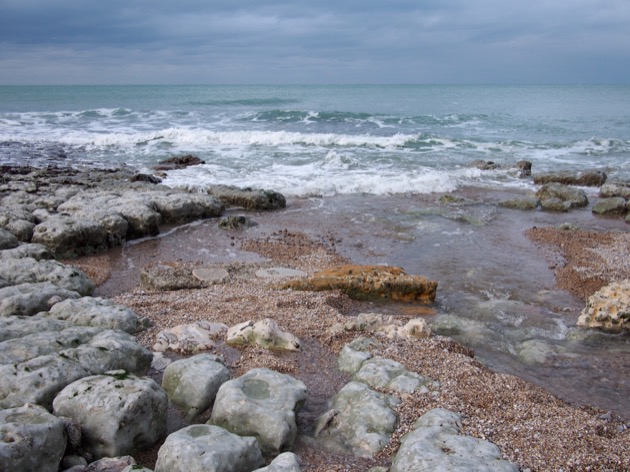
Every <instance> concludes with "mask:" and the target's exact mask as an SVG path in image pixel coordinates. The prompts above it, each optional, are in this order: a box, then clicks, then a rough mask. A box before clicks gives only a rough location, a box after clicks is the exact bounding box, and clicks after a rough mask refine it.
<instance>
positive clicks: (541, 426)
mask: <svg viewBox="0 0 630 472" xmlns="http://www.w3.org/2000/svg"><path fill="white" fill-rule="evenodd" d="M433 198H434V197H433ZM354 203H355V204H356V202H354ZM337 204H338V203H335V202H332V203H331V202H327V203H326V205H324V204H323V203H322V207H321V208H320V213H319V214H318V215H317V217H315V216H313V213H312V212H313V211H317V206H318V205H319V203H318V202H317V201H315V200H312V201H292V202H290V205H289V206H288V208H287V210H285V211H282V212H277V213H270V214H254V215H252V217H253V218H254V219H255V220H257V221H259V222H260V225H259V226H257V227H255V228H252V229H251V230H247V231H242V232H236V231H233V232H225V231H223V230H219V229H218V228H217V227H216V222H205V223H201V224H199V225H190V226H187V227H184V228H179V229H177V230H175V231H174V232H173V233H171V234H170V235H167V236H164V237H161V238H157V239H152V240H147V241H145V242H140V243H135V244H133V245H130V246H127V247H125V248H122V249H120V250H117V251H113V252H112V253H110V254H108V255H106V256H105V257H103V256H100V257H98V258H86V259H82V260H79V261H76V263H77V265H79V266H81V267H83V268H86V269H88V272H90V273H91V274H93V275H94V276H95V277H100V279H101V280H105V279H106V280H105V281H104V282H103V283H102V285H101V286H100V287H99V288H98V290H97V294H99V295H105V296H112V297H114V299H115V300H116V301H117V302H118V303H121V304H124V305H127V306H130V307H131V308H133V309H134V310H135V311H136V313H138V315H140V316H146V317H148V318H149V319H151V320H152V321H153V323H154V326H153V327H152V328H151V329H149V330H147V331H145V332H143V333H141V334H140V335H139V339H140V341H141V342H142V343H143V344H144V345H145V346H147V347H151V345H152V344H153V343H154V342H155V336H156V334H157V333H158V332H159V331H160V330H162V329H164V328H168V327H172V326H175V325H177V324H181V323H189V322H192V321H195V320H201V319H203V320H209V321H217V322H223V323H226V324H228V325H233V324H236V323H238V322H241V321H245V320H248V319H253V320H258V319H262V318H265V317H271V318H274V319H275V320H276V321H277V322H278V323H279V325H280V326H281V327H282V328H284V329H286V330H288V331H290V332H292V333H293V334H295V335H297V336H298V337H300V339H301V340H302V342H303V350H302V352H300V353H294V354H291V353H289V354H286V353H285V354H281V353H274V352H268V351H264V350H261V349H257V348H251V347H247V348H242V349H233V348H228V347H226V346H223V345H220V346H218V347H217V352H218V353H219V354H222V355H224V357H225V358H226V362H227V364H228V366H229V367H230V368H231V369H232V375H233V376H238V375H241V374H242V373H244V372H245V371H247V370H248V369H251V368H253V367H261V366H265V367H270V368H273V369H276V370H279V371H281V372H286V373H290V374H291V375H294V376H295V377H297V378H300V379H301V380H303V381H304V382H305V383H306V385H307V387H308V388H309V399H308V401H307V402H306V404H305V406H304V409H303V410H302V411H301V413H300V414H299V415H298V427H299V434H300V437H299V438H298V440H297V442H296V444H295V448H294V451H295V452H296V453H297V454H298V455H299V456H300V460H301V466H302V470H304V471H326V470H330V471H333V470H334V471H341V470H347V471H362V470H367V469H369V468H370V467H372V466H375V465H383V466H387V465H388V464H389V463H390V461H391V458H392V456H393V454H394V453H395V452H396V450H397V448H398V444H399V440H400V438H401V436H402V435H403V434H404V433H405V432H407V431H408V430H409V428H410V427H411V425H412V424H413V422H414V421H415V420H416V419H417V418H418V417H419V416H420V415H422V414H423V413H425V412H426V411H428V410H429V409H431V408H435V407H443V408H448V409H451V410H454V411H458V412H460V413H461V414H462V415H463V416H464V430H463V432H464V433H465V434H471V435H473V436H476V437H480V438H485V439H488V440H490V441H492V442H494V443H495V444H497V445H498V446H499V447H500V449H501V451H502V452H503V454H504V455H505V457H506V458H508V459H510V460H512V461H514V462H517V463H518V464H519V465H520V466H521V467H522V468H523V469H531V470H560V469H562V470H565V471H567V470H576V471H577V470H619V471H621V470H629V469H630V457H629V456H628V454H627V451H628V450H630V430H628V428H627V426H626V424H624V421H625V422H627V421H630V418H623V421H622V418H620V417H618V416H617V415H616V414H614V413H613V414H608V413H607V412H606V410H601V409H597V408H593V407H578V406H574V405H571V404H569V403H567V402H565V401H563V400H560V399H559V398H558V397H556V396H554V395H552V394H550V393H548V392H547V391H546V390H544V389H542V388H541V387H539V386H536V385H534V384H532V383H529V382H527V381H525V380H522V379H520V378H518V377H515V376H513V375H509V374H505V373H498V372H496V371H493V370H491V369H489V368H487V367H485V366H484V365H483V364H481V363H480V362H479V361H478V360H477V359H476V358H475V357H474V354H473V352H472V350H470V349H468V348H466V347H464V346H462V345H461V344H459V343H457V342H454V341H452V340H451V339H449V338H446V337H443V336H434V337H432V338H430V339H425V340H418V341H414V342H409V341H402V340H396V341H392V340H389V339H387V338H384V337H381V338H379V340H380V341H381V342H382V343H383V347H382V349H381V350H382V354H383V355H384V356H386V357H389V358H392V359H394V360H397V361H399V362H401V363H403V364H404V365H405V366H406V367H407V368H408V369H409V370H412V371H415V372H418V373H420V374H422V375H424V376H427V377H430V378H432V379H434V380H437V381H439V382H440V383H441V388H440V390H439V395H438V396H436V397H432V396H427V395H421V394H413V395H406V396H404V397H403V398H402V400H403V402H402V404H401V406H400V407H399V411H398V413H399V415H400V419H399V422H398V425H397V429H396V431H395V433H394V437H393V439H392V441H391V443H390V445H389V446H388V447H387V448H386V449H385V450H384V451H382V452H381V453H380V454H378V456H377V457H376V458H374V459H370V460H366V459H356V458H353V457H350V456H344V455H339V454H332V453H330V452H329V451H326V450H322V449H320V448H319V447H318V446H317V444H316V443H315V441H314V440H313V438H312V431H313V424H314V420H315V418H316V417H317V416H318V415H319V414H321V413H322V412H323V411H325V408H326V402H327V400H328V399H329V398H330V397H331V396H332V395H333V394H334V393H335V392H336V391H337V390H339V388H341V386H342V385H343V384H344V383H345V382H346V381H347V380H348V379H347V377H346V376H345V374H343V373H340V372H339V371H337V370H336V368H335V366H336V355H337V353H338V352H339V350H340V349H341V347H342V346H343V345H344V344H345V343H346V342H349V341H350V340H351V339H352V338H353V337H354V336H353V335H350V334H344V335H342V336H332V335H330V334H329V333H328V331H327V329H328V328H329V327H330V326H332V325H333V324H335V323H337V322H339V321H343V320H344V319H347V317H350V316H354V315H356V314H358V313H360V312H368V311H369V312H385V313H391V314H395V315H396V316H397V317H399V318H400V319H403V320H405V319H410V318H412V317H415V316H417V315H418V314H428V315H429V316H430V315H431V314H432V313H434V311H435V310H441V309H443V308H444V305H445V301H444V300H442V301H441V302H439V303H438V304H436V306H435V307H426V306H413V305H405V306H399V305H388V304H380V303H379V304H374V303H373V304H370V303H359V302H355V301H352V300H349V299H348V298H347V297H346V296H345V295H343V294H341V293H336V292H330V293H310V292H287V291H280V290H276V289H275V288H274V287H273V285H272V284H270V283H269V282H268V281H265V280H261V279H258V278H256V277H255V276H253V270H254V269H255V268H257V267H269V266H285V267H292V268H296V269H300V270H304V271H306V272H309V273H310V272H313V271H315V270H318V269H322V268H325V267H328V266H331V265H335V264H339V263H343V262H346V261H352V262H355V263H364V262H379V261H382V258H385V257H388V256H391V255H392V254H395V252H396V247H397V246H404V245H405V244H408V243H409V241H408V240H407V239H406V234H407V233H408V232H407V233H406V232H405V231H406V228H405V227H402V228H399V229H394V230H392V229H391V228H392V226H391V221H386V222H384V223H383V224H382V225H379V224H378V222H377V224H372V225H371V226H370V224H371V223H374V215H373V214H372V215H371V216H370V214H369V207H370V205H371V204H370V202H369V201H367V200H365V202H364V204H365V205H366V209H363V208H360V207H357V208H356V213H355V214H354V215H350V216H347V218H348V220H347V223H348V224H346V225H340V224H339V220H338V219H335V218H332V217H329V216H331V215H332V210H333V206H334V205H337ZM388 204H390V205H391V204H392V202H389V203H388ZM400 204H401V205H403V204H404V202H403V201H402V200H401V202H400ZM355 207H356V205H355ZM305 209H306V210H308V212H305ZM327 212H331V213H329V214H328V216H327ZM482 213H483V212H482ZM509 215H513V214H512V213H509ZM481 216H483V215H481ZM580 218H581V217H580ZM352 219H355V220H358V221H359V224H354V223H352V221H351V220H352ZM545 219H547V217H545ZM355 223H356V221H355ZM527 224H528V223H527V222H526V221H524V222H523V223H522V224H520V225H517V227H518V228H519V229H518V230H515V231H516V232H518V233H519V234H520V235H521V236H519V238H520V237H522V238H523V239H518V241H520V243H521V244H523V245H524V246H527V247H526V249H527V251H532V250H534V253H531V257H534V255H535V257H536V264H537V266H540V267H542V266H544V268H545V270H548V271H549V273H548V274H546V275H544V276H543V277H542V278H541V279H540V282H541V284H543V285H546V284H549V283H553V270H554V268H560V267H561V266H562V268H569V269H566V271H569V270H570V267H571V265H572V264H580V266H583V265H584V264H588V263H589V261H591V262H592V263H593V265H592V269H593V271H596V272H597V274H599V275H598V277H600V276H601V272H602V270H601V268H602V263H605V262H607V260H606V259H605V258H603V259H596V258H588V257H587V258H585V259H580V260H579V261H578V260H577V259H572V257H571V255H570V252H563V251H562V250H563V249H564V248H566V241H564V240H563V237H564V236H566V235H564V234H563V233H558V232H557V231H555V230H549V231H548V232H545V231H536V232H534V233H533V234H531V237H532V239H534V240H535V241H536V243H537V244H539V245H541V246H540V248H541V249H540V252H536V250H535V249H534V248H535V246H534V244H533V243H528V242H527V241H528V240H527V239H526V238H525V237H524V235H523V234H521V233H523V232H522V231H521V230H520V227H521V226H522V225H525V226H526V225H527ZM614 224H615V225H616V223H614ZM387 228H389V229H387ZM381 229H382V230H381ZM381 231H383V232H382V233H380V232H381ZM392 231H395V232H396V234H398V236H397V237H396V236H395V235H394V236H392ZM607 231H609V229H607V228H603V229H601V230H596V231H593V232H592V234H590V233H589V235H588V236H587V240H588V241H589V242H590V243H591V244H592V246H593V247H595V248H598V247H603V246H604V245H606V244H608V243H609V241H610V235H609V234H607ZM397 238H398V239H397ZM385 241H387V243H386V244H389V246H387V247H383V246H382V244H385V243H384V242H385ZM528 244H529V246H528ZM563 244H565V245H564V246H563ZM611 244H613V245H614V244H617V245H618V246H615V247H614V251H616V254H621V255H624V254H625V260H628V249H629V248H628V245H627V242H626V240H625V239H623V238H617V239H616V238H613V242H612V243H611ZM379 245H381V246H379ZM576 245H584V242H583V241H581V242H579V243H578V242H576ZM619 245H620V246H619ZM543 247H545V248H546V249H545V250H543V249H542V248H543ZM576 247H577V246H576ZM624 251H625V252H624ZM576 253H579V251H577V250H576ZM425 257H430V255H427V256H425ZM156 260H160V261H163V262H177V263H179V264H184V265H193V266H196V265H204V266H207V265H222V266H224V267H227V268H229V269H230V270H231V271H232V273H233V274H236V275H235V277H234V278H233V282H232V283H228V284H222V285H215V286H212V287H210V288H207V289H200V290H181V291H176V292H164V293H155V292H150V291H147V290H145V289H143V288H142V287H139V286H138V281H139V272H140V270H141V268H142V267H143V266H144V265H146V264H148V263H149V262H155V261H156ZM553 261H555V262H553ZM576 261H577V262H576ZM608 262H612V263H613V264H612V265H613V266H614V265H615V264H614V260H610V261H608ZM554 264H555V267H554ZM541 270H542V269H541ZM577 272H579V273H582V272H583V271H582V272H580V271H577ZM604 272H605V271H604ZM422 275H428V276H431V274H427V273H424V274H422ZM459 277H460V278H461V277H462V274H459ZM558 284H559V285H560V284H562V276H561V274H560V276H559V277H558ZM589 284H590V282H589ZM569 285H570V286H574V285H572V284H569ZM587 285H588V284H587ZM589 287H590V285H589ZM543 288H551V287H546V286H545V287H541V289H543ZM439 290H440V288H438V291H439ZM446 290H447V291H448V290H449V289H446ZM450 290H455V289H454V288H451V289H450ZM589 290H590V288H589ZM577 294H578V293H577V292H576V295H577ZM570 303H574V304H575V306H577V303H576V302H575V301H572V302H570ZM153 375H154V378H156V379H157V380H159V374H156V373H153ZM171 415H172V416H173V418H172V419H171V426H172V428H176V427H177V426H178V425H181V420H178V419H177V417H176V416H177V414H176V412H173V411H172V412H171ZM178 421H180V422H179V423H178ZM158 447H159V445H157V446H156V447H155V448H153V449H152V450H151V451H147V452H146V453H145V454H142V455H139V456H138V459H139V462H140V463H142V464H143V465H146V466H148V467H153V465H154V461H155V454H156V453H157V449H158Z"/></svg>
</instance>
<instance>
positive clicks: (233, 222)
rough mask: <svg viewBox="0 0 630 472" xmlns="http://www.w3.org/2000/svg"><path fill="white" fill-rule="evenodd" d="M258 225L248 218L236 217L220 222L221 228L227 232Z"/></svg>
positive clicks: (223, 219)
mask: <svg viewBox="0 0 630 472" xmlns="http://www.w3.org/2000/svg"><path fill="white" fill-rule="evenodd" d="M257 224H258V223H256V222H255V221H254V220H252V219H250V218H249V217H247V216H243V215H236V216H228V217H226V218H222V219H221V221H219V228H223V229H227V230H241V229H246V228H251V227H252V226H256V225H257Z"/></svg>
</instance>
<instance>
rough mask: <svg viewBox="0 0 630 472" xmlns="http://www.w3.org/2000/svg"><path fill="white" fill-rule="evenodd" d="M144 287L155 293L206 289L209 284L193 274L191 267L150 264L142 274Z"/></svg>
mask: <svg viewBox="0 0 630 472" xmlns="http://www.w3.org/2000/svg"><path fill="white" fill-rule="evenodd" d="M140 281H141V283H142V285H143V286H144V287H145V288H147V289H149V290H155V291H171V290H186V289H197V288H204V287H206V286H207V285H208V283H207V282H205V281H204V280H201V279H200V278H199V277H196V276H195V275H194V274H193V270H192V269H191V268H190V267H186V266H181V265H178V264H163V263H157V264H150V265H148V266H146V267H145V268H143V269H142V272H140Z"/></svg>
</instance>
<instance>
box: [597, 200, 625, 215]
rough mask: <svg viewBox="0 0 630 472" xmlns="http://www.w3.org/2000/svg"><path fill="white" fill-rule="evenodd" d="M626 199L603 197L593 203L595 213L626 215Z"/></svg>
mask: <svg viewBox="0 0 630 472" xmlns="http://www.w3.org/2000/svg"><path fill="white" fill-rule="evenodd" d="M626 211H628V210H627V206H626V199H625V198H623V197H611V198H601V199H599V200H598V201H597V203H595V205H593V213H595V214H597V215H624V214H625V213H626Z"/></svg>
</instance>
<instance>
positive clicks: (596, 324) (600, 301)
mask: <svg viewBox="0 0 630 472" xmlns="http://www.w3.org/2000/svg"><path fill="white" fill-rule="evenodd" d="M577 324H578V326H585V327H588V328H604V329H609V330H614V331H622V330H626V331H627V330H630V280H628V279H626V280H623V281H621V282H613V283H611V284H610V285H607V286H605V287H602V288H601V289H599V290H598V291H597V292H595V293H594V294H593V295H591V296H590V297H589V298H588V301H587V302H586V307H585V308H584V310H582V314H581V315H580V317H579V318H578V322H577Z"/></svg>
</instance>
